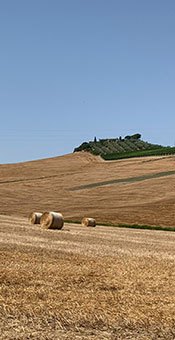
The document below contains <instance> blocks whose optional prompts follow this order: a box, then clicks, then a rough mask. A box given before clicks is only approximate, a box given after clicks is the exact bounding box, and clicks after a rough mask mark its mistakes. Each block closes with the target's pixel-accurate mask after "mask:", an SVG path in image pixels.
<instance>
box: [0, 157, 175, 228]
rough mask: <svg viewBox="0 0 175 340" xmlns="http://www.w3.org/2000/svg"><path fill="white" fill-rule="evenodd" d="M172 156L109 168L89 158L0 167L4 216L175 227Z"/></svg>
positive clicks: (113, 163) (117, 163)
mask: <svg viewBox="0 0 175 340" xmlns="http://www.w3.org/2000/svg"><path fill="white" fill-rule="evenodd" d="M174 165H175V158H174V156H161V157H145V158H144V157H142V158H134V159H132V158H131V159H124V160H118V161H108V162H105V161H104V160H103V159H102V158H101V157H100V156H94V155H92V154H91V153H88V152H75V153H73V154H69V155H65V156H61V157H55V158H50V159H43V160H38V161H31V162H25V163H18V164H7V165H6V164H4V165H0V188H1V191H0V193H1V194H0V195H1V196H0V198H1V209H0V214H7V215H16V216H26V217H27V216H28V215H29V213H30V212H31V211H41V212H43V211H47V210H56V211H60V212H62V213H63V215H64V217H65V219H66V220H71V221H81V219H82V217H84V216H91V217H94V218H96V220H97V223H102V222H103V223H114V224H118V223H122V224H124V223H126V224H148V225H161V226H174V225H175V219H174V208H175V191H174V186H175V166H174Z"/></svg>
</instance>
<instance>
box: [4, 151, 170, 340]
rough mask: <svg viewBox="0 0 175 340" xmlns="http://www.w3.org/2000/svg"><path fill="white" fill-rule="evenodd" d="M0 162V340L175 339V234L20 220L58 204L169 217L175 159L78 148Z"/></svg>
mask: <svg viewBox="0 0 175 340" xmlns="http://www.w3.org/2000/svg"><path fill="white" fill-rule="evenodd" d="M88 157H89V158H88ZM0 170H1V171H0V185H1V215H0V253H1V267H0V269H1V272H0V284H1V293H0V322H1V338H2V339H3V340H5V339H11V340H12V339H13V340H14V339H16V340H22V339H23V340H27V339H36V340H37V339H38V340H39V339H40V340H45V339H49V340H50V339H55V340H56V339H60V340H61V339H72V340H73V339H84V340H85V339H92V340H103V339H104V340H105V339H106V340H108V339H111V340H117V339H123V340H124V339H141V340H143V339H144V340H146V339H175V326H174V325H175V316H174V315H175V269H174V268H175V233H174V232H164V231H154V230H152V231H150V230H133V229H122V228H112V227H102V226H99V225H98V226H97V227H96V228H83V227H81V226H80V225H75V224H69V223H65V225H64V228H63V229H62V230H61V231H52V230H42V229H41V227H40V226H32V225H29V223H28V219H27V215H28V213H30V212H31V211H32V210H40V211H41V210H43V211H44V210H57V211H61V212H62V213H63V215H64V216H65V217H66V218H67V219H69V218H70V219H80V218H81V217H83V216H84V215H91V216H93V217H95V218H96V219H97V220H99V221H100V220H101V221H104V222H105V221H112V222H124V223H141V222H144V223H149V222H152V223H150V224H152V225H153V224H158V223H159V224H161V225H173V223H174V211H173V206H174V204H175V201H174V192H173V186H174V183H175V182H174V178H175V176H174V175H173V173H172V171H174V158H173V157H167V158H160V159H158V158H155V159H154V158H147V159H138V160H130V161H120V162H118V163H117V162H114V163H113V162H110V163H108V164H107V163H104V162H103V161H101V159H99V158H95V157H93V156H92V157H91V156H90V155H89V156H88V155H82V154H81V155H68V156H65V157H63V158H61V157H59V158H58V159H52V160H44V161H39V162H29V163H24V164H20V165H8V166H7V165H2V166H0ZM160 173H167V176H166V174H165V175H163V174H162V175H160ZM152 174H158V177H156V178H149V179H148V178H146V177H144V178H145V179H144V178H143V176H148V175H152ZM136 177H137V180H135V179H134V180H133V179H132V180H131V178H136ZM141 177H142V179H141ZM128 178H130V181H128ZM120 179H123V181H118V180H120ZM107 181H111V183H110V184H109V183H108V184H107V183H106V182H107ZM113 181H115V182H113ZM117 181H118V182H117ZM104 182H105V184H104ZM97 183H98V185H97ZM99 183H101V184H100V186H99ZM89 184H91V185H92V184H93V185H92V186H91V187H87V186H88V185H89Z"/></svg>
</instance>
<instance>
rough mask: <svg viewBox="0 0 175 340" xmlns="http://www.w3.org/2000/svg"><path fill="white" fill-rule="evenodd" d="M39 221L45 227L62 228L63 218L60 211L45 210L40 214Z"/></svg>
mask: <svg viewBox="0 0 175 340" xmlns="http://www.w3.org/2000/svg"><path fill="white" fill-rule="evenodd" d="M40 223H41V226H42V227H43V228H45V229H62V227H63V225H64V219H63V216H62V214H60V213H57V212H54V211H49V212H47V211H46V212H45V213H44V214H42V216H41V221H40Z"/></svg>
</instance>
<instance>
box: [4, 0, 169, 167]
mask: <svg viewBox="0 0 175 340" xmlns="http://www.w3.org/2000/svg"><path fill="white" fill-rule="evenodd" d="M0 118H1V120H0V163H12V162H19V161H26V160H32V159H40V158H46V157H53V156H58V155H63V154H66V153H70V152H72V151H73V149H74V148H75V147H76V146H78V145H79V144H81V143H82V142H84V141H89V140H93V139H94V136H96V137H97V139H98V138H108V137H111V138H114V137H118V136H120V135H121V136H125V135H128V134H132V133H137V132H138V133H141V134H142V139H144V140H146V141H149V142H152V143H158V144H162V145H174V144H175V1H174V0H15V1H14V0H0Z"/></svg>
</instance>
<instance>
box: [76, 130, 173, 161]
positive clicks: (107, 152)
mask: <svg viewBox="0 0 175 340" xmlns="http://www.w3.org/2000/svg"><path fill="white" fill-rule="evenodd" d="M140 138H141V135H140V134H139V133H136V134H134V135H131V136H126V137H124V138H122V137H119V138H107V139H99V140H97V139H96V137H95V138H94V141H89V142H83V143H82V144H81V145H80V146H78V147H77V148H75V149H74V152H79V151H87V152H90V153H92V154H94V155H100V156H101V157H102V158H103V159H105V160H116V159H123V158H133V157H145V156H158V155H159V156H160V155H171V154H174V153H175V147H170V146H162V145H158V144H152V143H148V142H145V141H143V140H141V139H140Z"/></svg>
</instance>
